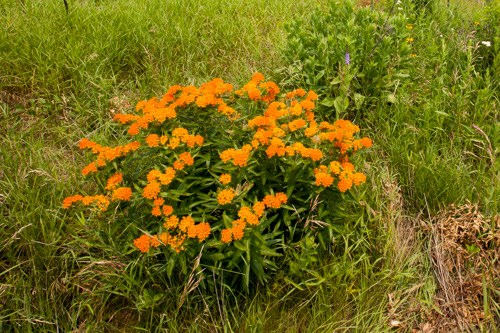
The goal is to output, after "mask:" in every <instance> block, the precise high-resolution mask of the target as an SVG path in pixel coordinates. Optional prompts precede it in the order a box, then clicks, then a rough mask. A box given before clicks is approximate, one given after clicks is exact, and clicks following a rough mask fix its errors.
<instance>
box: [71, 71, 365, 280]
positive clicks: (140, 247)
mask: <svg viewBox="0 0 500 333" xmlns="http://www.w3.org/2000/svg"><path fill="white" fill-rule="evenodd" d="M317 98H318V96H317V95H316V93H314V92H313V91H308V92H307V91H305V90H304V89H295V90H293V91H289V92H286V93H282V92H281V91H280V89H279V87H278V85H277V84H276V83H274V82H272V81H265V79H264V77H263V75H262V74H260V73H256V74H254V75H253V77H252V79H251V80H250V81H249V82H248V83H246V84H245V85H244V86H243V87H242V88H241V89H238V90H235V89H234V88H233V86H232V85H231V84H228V83H225V82H223V80H221V79H218V78H216V79H213V80H211V81H210V82H207V83H205V84H202V85H201V86H199V87H195V86H180V85H174V86H171V87H170V88H169V89H168V90H167V92H166V93H165V94H164V95H163V96H161V97H159V98H156V97H153V98H151V99H149V100H143V101H140V102H138V103H137V105H136V107H135V110H136V112H134V113H130V114H117V115H115V116H114V118H113V120H114V121H115V122H117V123H118V125H117V126H125V127H126V128H125V129H124V130H123V131H122V133H123V142H124V143H123V144H122V145H117V146H114V147H110V146H106V145H103V144H100V143H97V142H94V141H92V140H90V139H88V138H83V139H82V140H81V141H80V142H79V147H80V149H83V150H87V151H89V152H90V153H91V154H92V155H93V156H94V157H93V160H92V161H91V162H90V163H89V164H88V165H87V166H85V167H84V168H83V169H82V174H83V175H84V176H87V177H90V178H93V179H94V180H95V181H96V184H97V187H98V188H99V187H100V188H101V192H100V193H99V194H94V195H84V194H76V195H73V196H70V197H67V198H65V199H64V202H63V207H64V208H65V209H68V208H70V207H73V206H84V207H85V209H87V210H90V211H95V212H97V213H98V215H99V216H100V217H101V218H105V217H106V216H108V217H110V216H111V215H113V216H114V214H116V212H119V215H118V216H119V218H118V220H119V219H120V218H121V219H123V221H126V222H125V223H127V225H130V224H133V226H134V228H133V229H131V230H133V232H134V233H135V235H134V236H133V237H135V239H134V240H133V241H131V243H130V246H133V248H135V249H136V250H137V255H138V256H139V255H141V253H142V254H143V255H147V256H154V257H155V259H157V260H163V261H165V267H166V272H167V274H168V276H169V277H170V276H172V275H173V274H177V273H184V274H185V273H186V272H187V264H188V263H189V262H190V261H192V260H194V258H196V257H198V258H201V264H202V266H204V267H205V268H209V269H211V270H212V271H217V270H218V269H219V270H221V269H222V270H224V271H225V272H233V273H235V274H234V276H236V277H235V278H234V280H235V281H241V282H242V284H243V286H244V287H245V288H247V289H248V287H249V285H250V284H251V281H257V282H265V281H267V279H268V278H269V276H270V274H271V273H272V272H276V270H278V269H279V267H280V264H281V263H282V261H280V259H279V258H280V257H283V255H285V254H286V251H287V248H291V247H295V248H297V247H299V248H300V247H301V246H302V245H301V242H305V240H306V239H307V240H308V242H309V241H310V240H311V238H312V237H314V235H317V234H318V230H317V229H321V228H323V229H324V228H328V223H321V224H320V226H321V228H319V227H318V224H312V223H308V218H309V219H310V218H311V216H312V214H313V213H314V212H312V209H311V207H312V206H311V203H312V202H314V199H315V198H317V197H318V195H319V194H320V193H321V192H323V191H325V190H328V191H332V192H335V193H337V194H340V193H344V192H346V191H348V190H349V189H351V188H352V187H353V186H358V185H361V184H363V183H364V182H365V180H366V177H365V175H364V174H363V173H361V172H358V171H356V167H355V166H354V165H353V163H352V160H351V156H352V155H353V154H354V153H355V152H357V151H358V150H360V149H364V148H368V147H370V146H371V145H372V141H371V140H370V139H369V138H367V137H363V138H358V137H357V133H358V132H359V131H360V129H359V127H358V126H356V125H355V124H353V123H351V122H350V121H347V120H336V121H334V122H332V123H330V122H327V121H318V120H317V118H316V117H315V114H314V112H313V110H314V109H315V106H316V105H315V101H316V100H317ZM340 197H341V195H340ZM317 206H318V205H315V206H314V208H315V209H316V212H315V213H314V214H316V215H314V216H315V218H316V219H318V220H319V219H321V218H322V217H323V216H325V214H328V211H327V208H325V207H323V206H321V205H319V206H320V207H319V208H318V207H317ZM107 214H109V215H107ZM297 244H298V245H299V246H297ZM240 277H242V279H240ZM233 282H234V281H233Z"/></svg>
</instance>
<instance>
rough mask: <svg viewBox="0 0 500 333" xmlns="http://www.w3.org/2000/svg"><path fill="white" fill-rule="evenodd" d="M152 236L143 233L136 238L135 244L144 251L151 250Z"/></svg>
mask: <svg viewBox="0 0 500 333" xmlns="http://www.w3.org/2000/svg"><path fill="white" fill-rule="evenodd" d="M149 245H150V237H149V236H148V235H142V236H141V237H139V238H136V239H135V240H134V246H135V247H136V248H137V249H139V251H141V252H142V253H146V252H148V251H149Z"/></svg>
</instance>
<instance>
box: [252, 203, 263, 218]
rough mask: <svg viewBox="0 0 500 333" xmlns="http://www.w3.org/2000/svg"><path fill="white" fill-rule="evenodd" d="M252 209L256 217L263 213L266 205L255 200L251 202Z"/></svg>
mask: <svg viewBox="0 0 500 333" xmlns="http://www.w3.org/2000/svg"><path fill="white" fill-rule="evenodd" d="M252 209H253V211H254V213H255V215H257V216H258V217H261V216H262V215H263V214H264V210H265V209H266V205H265V204H264V203H263V202H261V201H257V202H256V203H254V204H253V207H252Z"/></svg>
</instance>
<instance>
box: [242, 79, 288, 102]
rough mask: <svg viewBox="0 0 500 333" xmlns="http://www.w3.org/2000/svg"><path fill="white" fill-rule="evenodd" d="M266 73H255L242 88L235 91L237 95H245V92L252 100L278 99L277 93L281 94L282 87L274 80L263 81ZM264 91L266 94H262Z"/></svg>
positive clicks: (266, 100) (270, 100) (269, 100)
mask: <svg viewBox="0 0 500 333" xmlns="http://www.w3.org/2000/svg"><path fill="white" fill-rule="evenodd" d="M263 81H264V75H262V74H261V73H255V74H254V75H253V76H252V79H251V80H250V81H249V82H248V83H247V84H245V85H244V86H243V88H241V89H240V90H237V91H235V94H236V95H239V96H244V95H245V94H246V95H247V96H248V98H250V99H251V100H252V101H258V100H261V101H264V102H266V103H270V102H272V101H274V100H275V99H276V95H278V94H279V92H280V89H279V88H278V86H277V85H276V83H274V82H272V81H268V82H263ZM262 92H264V95H263V94H262Z"/></svg>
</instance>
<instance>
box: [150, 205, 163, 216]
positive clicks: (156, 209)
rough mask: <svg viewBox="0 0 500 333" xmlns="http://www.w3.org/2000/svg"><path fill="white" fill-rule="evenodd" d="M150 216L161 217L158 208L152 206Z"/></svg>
mask: <svg viewBox="0 0 500 333" xmlns="http://www.w3.org/2000/svg"><path fill="white" fill-rule="evenodd" d="M151 215H153V216H161V209H160V206H154V207H153V209H152V210H151Z"/></svg>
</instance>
